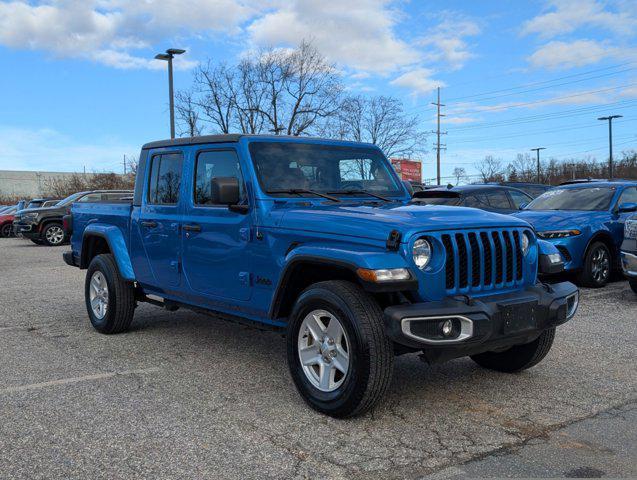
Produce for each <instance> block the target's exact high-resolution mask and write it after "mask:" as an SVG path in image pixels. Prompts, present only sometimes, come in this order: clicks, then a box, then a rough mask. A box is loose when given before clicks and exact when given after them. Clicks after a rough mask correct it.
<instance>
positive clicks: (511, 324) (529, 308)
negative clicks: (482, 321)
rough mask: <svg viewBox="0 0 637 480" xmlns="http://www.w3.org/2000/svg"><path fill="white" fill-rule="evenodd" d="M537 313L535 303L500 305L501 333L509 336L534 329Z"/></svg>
mask: <svg viewBox="0 0 637 480" xmlns="http://www.w3.org/2000/svg"><path fill="white" fill-rule="evenodd" d="M537 312H538V304H537V301H532V302H524V303H514V304H505V305H500V316H501V318H502V333H504V334H505V335H509V334H512V333H518V332H524V331H526V330H534V329H536V328H537Z"/></svg>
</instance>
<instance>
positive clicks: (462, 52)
mask: <svg viewBox="0 0 637 480" xmlns="http://www.w3.org/2000/svg"><path fill="white" fill-rule="evenodd" d="M443 16H444V18H443V20H442V21H441V22H440V23H439V24H438V25H437V26H436V27H435V28H434V29H433V30H431V31H430V32H427V36H426V37H424V38H422V39H420V40H419V41H418V44H419V45H420V46H423V47H426V48H427V49H428V50H431V51H429V52H428V53H426V54H425V59H426V60H429V61H440V62H444V63H446V64H448V65H449V66H450V67H451V68H452V69H454V70H455V69H459V68H462V67H463V66H464V64H465V62H466V61H467V60H469V59H470V58H472V57H474V56H475V55H474V54H473V53H472V52H471V51H470V50H469V45H467V42H466V41H465V39H464V38H465V37H471V36H475V35H478V34H479V33H480V31H481V29H480V27H479V25H478V24H477V23H476V22H474V21H472V20H468V19H463V18H452V14H451V13H445V14H444V15H443ZM456 16H457V15H456Z"/></svg>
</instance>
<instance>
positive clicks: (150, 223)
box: [141, 221, 157, 228]
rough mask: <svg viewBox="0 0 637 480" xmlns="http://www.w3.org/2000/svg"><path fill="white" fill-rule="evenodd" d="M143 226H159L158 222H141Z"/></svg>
mask: <svg viewBox="0 0 637 480" xmlns="http://www.w3.org/2000/svg"><path fill="white" fill-rule="evenodd" d="M141 224H142V227H147V228H155V227H156V226H157V222H153V221H150V222H141Z"/></svg>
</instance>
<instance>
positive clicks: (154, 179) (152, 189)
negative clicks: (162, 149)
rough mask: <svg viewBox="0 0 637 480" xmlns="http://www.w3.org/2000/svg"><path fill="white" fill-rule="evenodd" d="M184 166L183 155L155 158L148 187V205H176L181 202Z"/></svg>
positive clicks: (175, 154)
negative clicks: (180, 194)
mask: <svg viewBox="0 0 637 480" xmlns="http://www.w3.org/2000/svg"><path fill="white" fill-rule="evenodd" d="M182 164H183V155H182V154H181V153H167V154H162V155H155V156H153V158H152V161H151V170H150V180H149V185H148V203H150V204H152V205H176V204H177V203H178V202H179V191H180V189H181V171H182V170H181V169H182Z"/></svg>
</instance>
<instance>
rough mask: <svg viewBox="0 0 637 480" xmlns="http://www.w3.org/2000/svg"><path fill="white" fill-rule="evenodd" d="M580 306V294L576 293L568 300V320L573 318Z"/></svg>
mask: <svg viewBox="0 0 637 480" xmlns="http://www.w3.org/2000/svg"><path fill="white" fill-rule="evenodd" d="M578 306H579V292H577V293H574V294H573V295H571V296H570V297H568V298H567V299H566V318H567V319H568V318H572V317H573V315H575V312H577V307H578Z"/></svg>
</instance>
